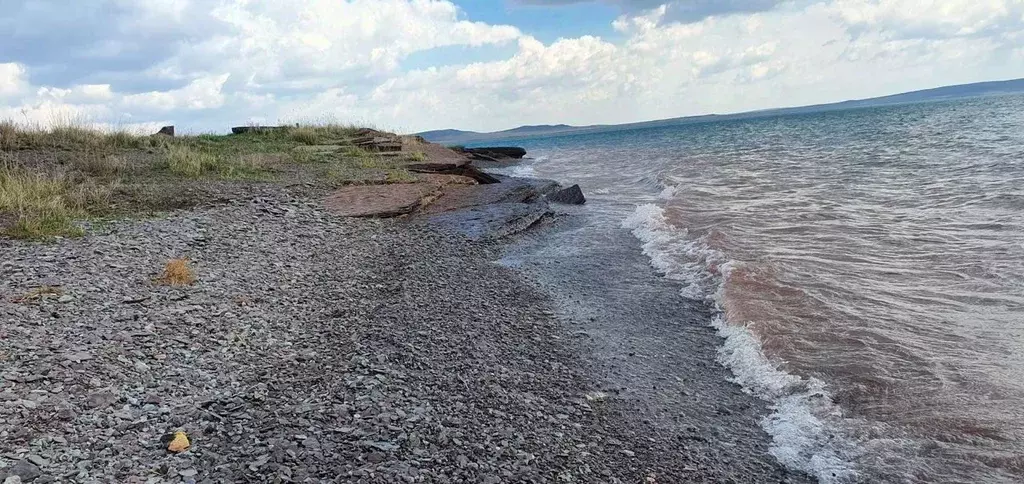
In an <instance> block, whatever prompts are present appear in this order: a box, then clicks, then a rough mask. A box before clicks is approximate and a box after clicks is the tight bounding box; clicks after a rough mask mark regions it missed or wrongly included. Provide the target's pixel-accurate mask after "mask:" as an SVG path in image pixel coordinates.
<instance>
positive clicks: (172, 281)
mask: <svg viewBox="0 0 1024 484" xmlns="http://www.w3.org/2000/svg"><path fill="white" fill-rule="evenodd" d="M156 282H158V283H161V284H167V285H170V286H191V285H192V284H195V282H196V273H195V272H194V271H193V270H192V268H191V267H190V266H189V263H188V259H171V260H169V261H167V264H165V265H164V272H163V274H161V275H160V277H158V278H156Z"/></svg>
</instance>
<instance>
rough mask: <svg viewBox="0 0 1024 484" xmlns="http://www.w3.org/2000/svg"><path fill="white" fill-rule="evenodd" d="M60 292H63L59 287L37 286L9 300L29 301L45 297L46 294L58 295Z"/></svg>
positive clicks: (16, 301) (17, 301)
mask: <svg viewBox="0 0 1024 484" xmlns="http://www.w3.org/2000/svg"><path fill="white" fill-rule="evenodd" d="M61 294H63V291H61V290H60V288H59V287H53V286H39V287H37V288H35V289H32V290H31V291H29V292H27V293H25V294H23V295H21V296H18V297H16V298H14V299H12V300H11V302H15V303H27V302H31V301H36V300H40V299H45V298H46V297H47V296H60V295H61Z"/></svg>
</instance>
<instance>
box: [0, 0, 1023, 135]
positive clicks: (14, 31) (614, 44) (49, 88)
mask: <svg viewBox="0 0 1024 484" xmlns="http://www.w3.org/2000/svg"><path fill="white" fill-rule="evenodd" d="M0 12H2V14H0V120H3V119H8V120H13V121H15V122H19V123H30V124H38V125H48V124H53V123H60V122H66V121H67V120H75V121H76V122H88V123H90V124H94V125H96V126H101V127H115V128H122V129H132V130H140V131H146V130H153V131H155V129H156V128H158V127H159V126H162V125H170V124H173V125H176V126H177V128H178V130H179V131H183V132H193V133H198V132H223V131H225V130H227V128H229V127H230V126H234V125H245V124H262V125H271V124H278V123H293V122H342V123H356V124H362V125H370V126H375V127H378V128H381V129H387V130H392V131H398V132H405V133H409V132H417V131H423V130H430V129H444V128H456V129H465V130H474V131H493V130H500V129H508V128H513V127H516V126H519V125H524V124H559V123H566V124H576V125H588V124H614V123H626V122H634V121H644V120H651V119H662V118H670V117H677V116H687V115H696V114H708V113H730V112H741V111H748V110H755V109H765V108H773V107H783V106H797V105H806V104H815V103H823V102H833V101H841V100H846V99H858V98H865V97H872V96H879V95H886V94H893V93H898V92H904V91H910V90H916V89H924V88H931V87H938V86H944V85H951V84H961V83H968V82H978V81H987V80H1000V79H1014V78H1022V77H1024V0H821V1H806V0H790V1H785V0H672V1H668V2H666V1H664V0H594V1H586V0H486V1H485V0H147V1H145V2H139V1H137V0H90V1H87V2H86V1H80V2H79V1H70V0H0Z"/></svg>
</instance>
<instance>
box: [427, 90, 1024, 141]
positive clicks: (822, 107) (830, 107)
mask: <svg viewBox="0 0 1024 484" xmlns="http://www.w3.org/2000/svg"><path fill="white" fill-rule="evenodd" d="M1012 93H1024V78H1021V79H1009V80H1004V81H984V82H975V83H969V84H955V85H950V86H941V87H935V88H929V89H920V90H916V91H908V92H903V93H897V94H889V95H885V96H878V97H872V98H865V99H850V100H846V101H838V102H833V103H822V104H811V105H806V106H794V107H785V108H770V109H762V110H757V111H744V112H740V113H731V114H701V115H695V116H681V117H676V118H667V119H656V120H651V121H640V122H635V123H622V124H596V125H588V126H571V125H567V124H540V125H525V126H519V127H516V128H512V129H506V130H502V131H493V132H487V133H483V132H477V131H464V130H458V129H441V130H432V131H424V132H421V133H416V134H418V135H419V136H422V137H423V138H425V139H426V140H427V141H430V142H433V143H442V144H449V145H452V144H472V143H481V142H487V141H500V140H514V139H517V138H526V137H531V136H544V135H559V134H580V133H592V132H601V131H617V130H625V129H639V128H652V127H661V126H673V125H683V124H693V123H702V122H708V121H718V120H728V119H745V118H757V117H767V116H779V115H786V114H799V113H812V112H822V111H834V110H842V109H851V108H862V107H873V106H887V105H893V104H905V103H915V102H929V101H940V100H949V99H960V98H969V97H979V96H989V95H999V94H1012Z"/></svg>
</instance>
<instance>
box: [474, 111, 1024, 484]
mask: <svg viewBox="0 0 1024 484" xmlns="http://www.w3.org/2000/svg"><path fill="white" fill-rule="evenodd" d="M482 144H488V143H482ZM512 144H516V145H521V146H524V147H525V148H527V150H528V151H529V153H530V156H531V157H532V158H533V159H532V160H528V161H527V162H526V163H524V164H522V165H520V166H517V167H515V168H512V169H511V170H512V171H513V172H515V173H517V174H520V175H532V176H538V177H542V178H553V179H557V180H559V181H561V182H563V183H578V184H580V185H581V186H582V187H583V190H584V192H585V193H586V194H587V196H588V200H589V202H588V211H589V213H590V214H591V215H592V217H591V219H592V220H593V223H596V224H604V225H605V226H607V227H608V229H609V230H622V229H623V228H625V229H626V230H630V231H632V232H633V233H634V235H636V238H637V243H638V244H640V245H641V246H642V248H643V250H644V252H645V253H646V254H647V255H648V256H649V257H650V259H651V264H652V265H653V266H654V267H655V268H656V269H658V270H659V271H660V272H661V273H662V274H664V276H665V277H667V278H669V279H672V280H674V281H676V282H677V283H678V286H679V292H680V297H681V298H695V299H701V300H705V301H707V303H708V304H711V305H713V306H714V307H715V308H716V309H717V313H718V317H717V318H715V320H713V321H709V324H711V325H713V326H715V327H716V328H717V329H718V331H719V333H720V334H721V335H722V336H723V338H724V339H723V345H722V348H721V350H720V351H719V361H720V362H721V363H722V364H724V365H726V366H727V367H729V368H730V369H731V370H732V371H733V374H734V376H735V380H736V381H737V382H738V383H740V384H741V385H743V386H744V388H746V389H748V390H749V391H751V392H753V393H756V394H758V395H760V396H761V397H763V398H765V399H766V400H768V401H769V403H770V405H771V409H772V413H771V415H769V416H767V417H766V418H765V420H764V421H763V422H762V426H763V427H764V428H765V430H766V431H767V432H768V433H769V435H771V436H772V438H773V446H772V449H773V450H772V451H773V454H775V456H776V457H777V458H778V459H779V460H780V461H781V462H783V463H784V464H786V465H788V466H790V467H793V468H797V469H801V470H804V471H807V472H810V473H812V474H813V475H816V476H817V477H818V478H819V479H820V480H821V481H822V482H857V481H869V482H922V483H923V482H1021V481H1022V480H1024V95H1014V96H998V97H984V98H973V99H962V100H953V101H942V102H930V103H920V104H908V105H894V106H883V107H871V108H857V109H851V110H846V111H826V112H820V113H801V114H791V115H781V116H772V117H757V118H747V119H740V120H726V121H709V122H705V123H697V124H686V125H680V126H669V127H658V128H641V129H630V130H622V131H613V132H601V133H589V134H587V133H584V134H570V135H562V136H552V137H537V138H525V139H517V140H515V141H514V143H512Z"/></svg>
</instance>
